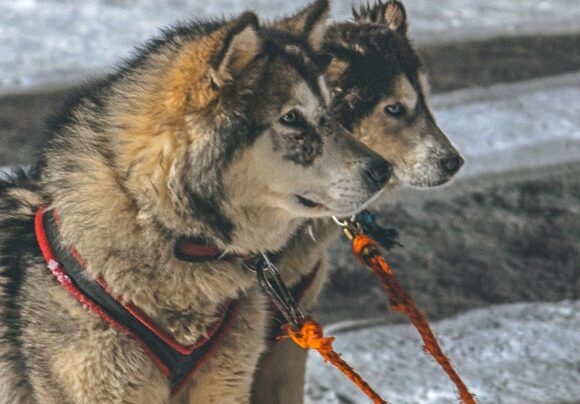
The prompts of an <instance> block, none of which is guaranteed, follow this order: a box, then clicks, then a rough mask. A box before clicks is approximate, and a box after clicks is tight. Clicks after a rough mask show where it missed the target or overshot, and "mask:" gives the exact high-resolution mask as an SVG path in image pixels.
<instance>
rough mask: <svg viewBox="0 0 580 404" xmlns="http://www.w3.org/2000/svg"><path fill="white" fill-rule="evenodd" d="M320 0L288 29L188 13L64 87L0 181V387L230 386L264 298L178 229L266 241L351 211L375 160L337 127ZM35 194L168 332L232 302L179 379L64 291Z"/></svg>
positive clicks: (206, 393) (263, 247) (185, 334)
mask: <svg viewBox="0 0 580 404" xmlns="http://www.w3.org/2000/svg"><path fill="white" fill-rule="evenodd" d="M327 7H328V5H327V3H326V2H325V1H319V2H318V6H317V7H315V8H314V10H313V11H312V12H310V13H308V16H307V19H308V23H307V24H305V25H304V26H303V27H302V29H300V30H298V31H294V32H293V33H289V32H282V31H277V30H275V29H272V28H264V27H260V25H259V23H258V21H257V18H256V16H255V15H254V14H252V13H246V14H244V15H242V16H241V17H239V18H237V19H235V20H233V21H215V22H210V23H191V24H186V25H182V26H179V27H176V28H173V29H171V30H169V31H167V32H165V34H164V35H163V36H162V37H160V38H158V39H156V40H154V41H152V42H150V43H149V44H148V45H147V46H146V47H144V48H142V49H141V50H140V51H139V54H138V55H137V56H136V57H135V58H134V59H132V60H131V61H129V62H128V63H127V64H126V65H125V66H124V67H123V68H121V69H120V70H119V71H118V72H117V73H116V74H114V75H112V76H111V77H110V78H109V79H107V80H106V81H105V82H103V83H102V84H101V85H99V86H97V87H96V88H93V89H91V91H90V92H89V93H88V94H84V95H80V96H79V97H78V98H77V99H76V100H74V101H72V102H71V104H70V105H69V107H68V109H67V111H66V112H65V113H64V114H63V115H62V116H61V117H60V118H59V119H58V120H56V121H55V122H54V123H53V124H52V126H51V134H52V139H51V140H50V141H49V143H48V145H47V147H46V148H45V150H44V151H43V152H42V158H41V162H40V164H39V165H38V167H37V168H36V170H35V173H34V174H33V175H32V176H31V177H27V176H25V175H20V177H19V178H15V179H13V180H11V181H7V180H6V181H2V182H1V183H0V402H6V403H121V402H122V403H166V402H170V400H171V402H189V403H244V402H248V401H249V394H250V386H251V380H252V376H253V374H254V370H255V364H256V362H257V360H258V357H259V355H260V353H261V352H262V350H263V348H264V340H265V333H266V325H267V309H266V307H267V306H266V305H265V302H264V299H263V296H262V294H261V293H260V291H259V290H258V289H257V285H256V281H255V278H254V275H253V274H252V273H250V272H249V271H247V270H245V269H244V267H243V265H242V263H241V262H238V261H236V260H233V261H226V260H224V261H211V262H208V263H189V262H183V261H180V260H178V259H176V258H175V257H174V255H173V244H174V241H175V240H176V239H177V238H178V237H182V236H188V237H195V238H198V239H199V238H203V239H205V240H207V242H209V243H212V244H215V245H217V246H218V247H219V248H220V249H222V250H223V251H225V252H228V253H238V254H243V255H254V254H257V253H259V252H262V251H264V252H269V251H277V250H279V249H280V248H281V247H282V246H283V245H285V244H286V243H288V240H289V238H290V236H291V235H292V234H293V233H295V232H296V230H297V229H298V228H299V227H300V226H301V225H302V224H303V222H304V220H305V218H313V217H325V216H329V215H333V214H334V215H347V214H351V213H353V212H355V211H357V210H359V209H361V208H363V207H364V206H365V205H366V204H368V203H369V202H370V201H371V200H372V199H373V198H374V197H375V196H376V195H377V194H378V192H379V191H380V189H381V188H382V187H383V186H384V185H385V183H386V181H388V179H389V176H390V170H391V167H390V165H389V164H388V163H387V162H386V161H385V160H384V159H383V158H381V157H380V156H379V155H378V154H376V153H374V152H372V151H371V150H369V149H368V148H366V147H365V146H363V145H362V144H361V143H359V142H357V141H356V140H355V139H354V138H353V137H351V136H350V135H348V134H347V133H346V132H344V131H343V130H341V129H340V127H339V125H337V124H336V123H335V121H334V120H333V119H332V117H330V116H328V114H327V109H328V103H329V102H330V97H329V94H328V91H327V89H326V86H325V83H324V80H323V78H322V73H323V70H322V66H321V64H320V63H319V62H318V58H319V51H320V48H321V46H322V44H323V42H322V40H323V37H324V32H325V29H324V27H325V24H326V22H325V20H326V14H327ZM41 205H48V206H49V209H56V210H57V211H58V214H59V218H60V219H59V229H60V237H61V240H60V241H61V243H62V244H63V245H64V246H66V247H69V248H73V247H74V248H75V249H76V250H77V251H78V253H79V254H80V256H82V258H83V260H84V261H85V262H86V274H87V276H89V277H93V278H97V277H99V278H102V279H103V280H104V281H105V282H106V283H107V284H108V287H109V289H110V292H111V293H112V294H113V295H114V296H117V297H120V298H122V299H123V300H124V301H126V302H130V303H133V304H134V305H136V306H138V307H139V308H140V309H141V310H142V311H144V312H145V314H146V315H147V316H148V317H149V318H151V319H153V320H154V321H155V322H156V323H157V325H159V326H160V327H161V328H162V329H163V330H164V331H166V332H167V333H169V334H170V335H171V336H172V337H173V338H175V339H176V340H177V341H178V342H179V343H181V344H185V345H189V344H192V343H193V342H195V341H196V340H197V339H198V338H199V337H200V336H203V335H205V334H206V333H207V329H208V327H209V326H210V325H211V324H213V322H214V321H215V320H216V318H217V316H218V315H219V313H220V309H221V308H222V306H223V305H224V304H225V302H227V301H229V300H230V299H239V302H240V312H239V315H238V317H237V319H236V321H235V323H234V324H233V327H232V330H231V332H230V333H229V334H228V335H227V336H226V338H225V340H224V341H223V344H222V345H221V346H220V348H219V349H218V350H217V351H216V352H215V353H214V354H213V355H212V356H211V357H210V359H209V360H208V362H207V363H205V364H204V366H203V367H202V368H201V369H199V370H198V371H197V372H196V373H195V375H194V377H193V379H192V381H191V383H190V385H189V386H188V388H187V389H186V390H185V391H184V392H183V393H182V394H181V395H180V396H179V397H174V398H170V392H169V386H168V381H167V380H166V378H165V377H164V376H163V374H162V373H161V372H160V371H159V370H158V369H157V368H156V367H155V366H154V364H153V363H152V362H151V361H150V360H149V358H148V357H147V356H146V355H145V354H144V352H143V351H142V350H141V349H140V347H139V346H138V345H137V343H136V342H135V341H134V340H132V339H130V338H129V337H127V336H125V335H124V334H122V333H120V332H118V331H117V330H116V329H114V328H112V327H111V326H109V325H108V324H107V323H106V322H104V321H103V320H102V319H101V318H100V317H98V316H97V315H95V314H94V313H92V312H90V311H88V310H86V309H85V308H84V307H83V306H82V305H81V304H80V303H79V302H78V301H77V300H75V299H73V298H72V297H71V296H70V295H69V294H68V293H67V291H66V290H64V288H62V287H61V285H60V284H59V283H58V282H57V281H56V279H55V278H54V276H53V275H52V274H51V273H50V271H48V270H47V268H46V264H45V262H44V261H43V259H42V257H41V255H40V252H39V249H38V246H37V245H36V241H35V238H34V232H33V218H34V214H35V212H36V210H37V209H38V208H39V207H40V206H41Z"/></svg>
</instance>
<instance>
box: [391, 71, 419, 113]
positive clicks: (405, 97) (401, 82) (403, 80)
mask: <svg viewBox="0 0 580 404" xmlns="http://www.w3.org/2000/svg"><path fill="white" fill-rule="evenodd" d="M385 101H386V102H387V103H392V102H400V103H401V104H403V105H404V106H405V107H407V109H409V110H412V111H414V110H415V108H416V107H417V102H418V101H419V94H417V90H415V88H414V87H413V85H412V84H411V82H410V81H409V79H407V77H406V76H405V75H404V74H400V75H398V76H397V77H395V79H394V80H393V92H392V94H391V95H390V96H388V97H386V98H385Z"/></svg>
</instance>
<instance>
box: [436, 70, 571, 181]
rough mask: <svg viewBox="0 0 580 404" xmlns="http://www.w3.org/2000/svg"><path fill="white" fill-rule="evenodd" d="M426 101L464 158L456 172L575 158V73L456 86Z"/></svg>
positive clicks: (470, 171) (469, 173)
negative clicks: (484, 85)
mask: <svg viewBox="0 0 580 404" xmlns="http://www.w3.org/2000/svg"><path fill="white" fill-rule="evenodd" d="M432 104H433V109H434V111H435V116H436V117H437V120H438V122H439V124H440V126H441V128H442V129H443V130H444V131H445V132H446V133H447V134H448V136H449V138H450V139H452V141H453V142H454V143H455V144H456V145H457V147H458V149H459V150H460V151H461V153H462V154H463V155H464V156H465V157H466V165H465V168H464V169H463V170H462V172H461V175H462V176H467V175H475V174H480V173H482V172H492V171H495V172H499V171H505V170H508V169H513V168H522V167H534V166H540V165H550V164H557V163H563V162H569V161H577V160H578V159H580V114H578V111H580V74H570V75H565V76H560V77H557V78H550V79H541V80H533V81H531V82H528V83H516V84H508V85H496V86H494V87H492V88H489V89H485V90H482V89H478V90H461V91H458V92H455V93H450V94H444V95H439V96H435V97H433V102H432Z"/></svg>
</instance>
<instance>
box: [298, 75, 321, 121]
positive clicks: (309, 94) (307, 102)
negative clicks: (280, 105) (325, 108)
mask: <svg viewBox="0 0 580 404" xmlns="http://www.w3.org/2000/svg"><path fill="white" fill-rule="evenodd" d="M292 94H293V95H294V100H295V101H296V102H297V104H298V105H299V106H301V107H302V109H303V110H304V113H305V114H306V115H307V116H308V117H309V118H313V117H314V116H315V115H316V114H317V112H318V111H319V109H320V107H321V105H320V104H321V103H320V101H321V100H320V98H319V97H317V96H316V94H314V92H313V91H312V89H311V88H310V86H309V85H308V84H306V83H305V82H299V83H297V84H296V85H295V86H294V88H293V89H292Z"/></svg>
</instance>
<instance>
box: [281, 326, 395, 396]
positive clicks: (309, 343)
mask: <svg viewBox="0 0 580 404" xmlns="http://www.w3.org/2000/svg"><path fill="white" fill-rule="evenodd" d="M282 329H283V330H284V331H285V332H286V333H287V334H288V336H289V337H290V338H291V339H292V341H294V342H295V343H296V344H297V345H298V346H300V347H302V348H304V349H308V348H310V349H315V350H316V351H318V353H319V354H320V355H321V356H322V357H323V358H324V360H325V361H327V362H330V363H331V364H332V365H334V366H335V367H336V368H337V369H338V370H340V371H341V372H342V373H344V374H345V375H346V376H347V377H348V378H349V379H350V380H352V382H353V383H354V384H356V385H357V386H358V388H359V389H361V391H362V392H363V393H365V394H366V395H367V397H368V398H370V399H371V400H373V403H375V404H387V402H386V401H385V400H383V399H382V398H381V397H380V396H379V395H378V394H377V393H376V392H375V391H374V390H373V389H372V388H371V386H369V385H368V383H367V382H365V381H364V380H363V378H362V377H360V375H359V374H358V373H356V372H355V370H354V369H353V368H352V367H351V366H350V365H349V364H348V363H346V362H345V361H344V360H343V359H342V358H341V357H340V354H338V353H336V352H335V351H334V349H333V348H332V342H333V341H334V337H324V335H323V333H322V327H321V326H320V324H318V323H317V322H316V321H313V320H306V321H304V323H303V324H302V326H301V328H300V330H299V331H295V330H293V329H292V327H290V325H288V324H285V325H283V326H282Z"/></svg>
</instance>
